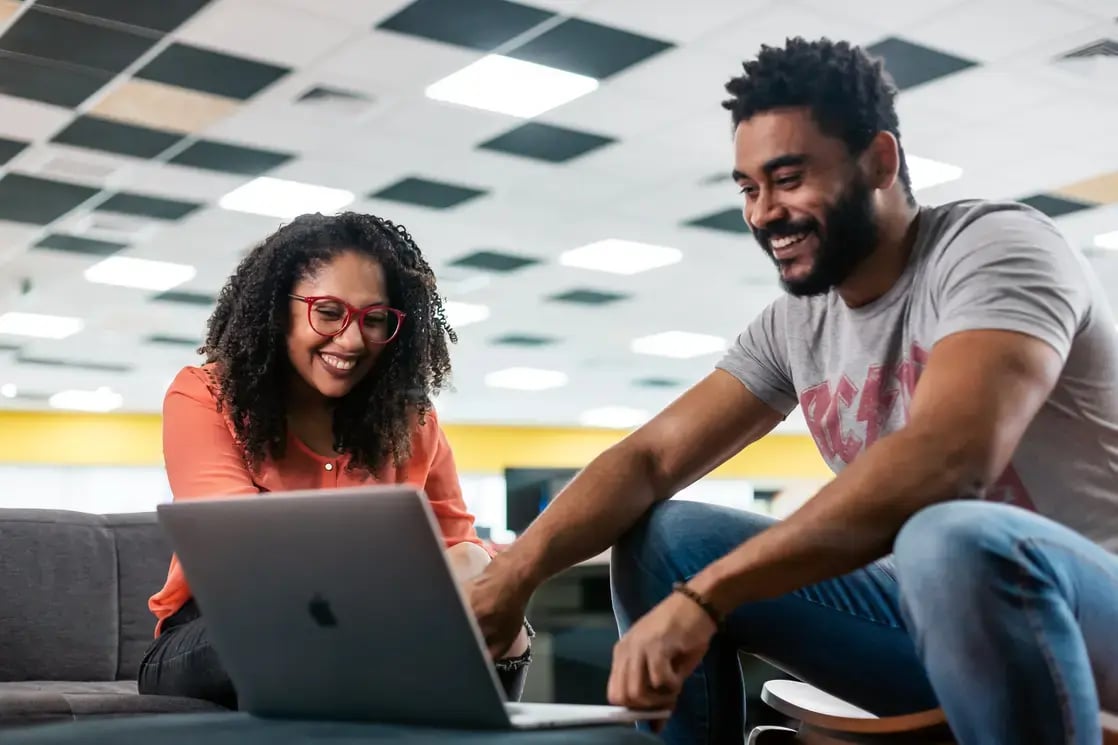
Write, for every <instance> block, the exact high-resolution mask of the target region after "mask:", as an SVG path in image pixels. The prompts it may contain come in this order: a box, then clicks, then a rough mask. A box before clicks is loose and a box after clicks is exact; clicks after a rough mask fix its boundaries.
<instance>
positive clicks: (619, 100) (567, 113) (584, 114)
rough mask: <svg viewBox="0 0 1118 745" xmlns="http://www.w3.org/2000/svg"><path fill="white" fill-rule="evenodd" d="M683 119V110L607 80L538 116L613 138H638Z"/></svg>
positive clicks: (684, 113) (548, 120)
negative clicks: (613, 84) (605, 134)
mask: <svg viewBox="0 0 1118 745" xmlns="http://www.w3.org/2000/svg"><path fill="white" fill-rule="evenodd" d="M685 118H687V112H686V111H681V110H679V109H677V108H676V107H675V106H671V105H670V104H667V103H665V102H664V101H663V99H662V98H654V97H652V96H650V95H647V94H641V93H634V92H627V91H625V89H624V88H620V87H615V86H612V85H610V84H609V83H608V82H607V83H606V84H605V85H603V86H602V87H600V88H599V89H598V90H596V91H594V92H593V93H590V94H589V95H586V96H583V97H582V98H578V99H576V100H574V101H572V102H570V103H568V104H565V105H563V106H560V107H559V108H557V109H552V110H551V111H548V112H547V113H546V114H543V115H541V116H540V117H538V119H539V120H540V121H544V122H547V123H548V124H558V125H560V126H563V127H572V128H574V129H583V130H589V131H591V132H602V133H608V134H609V135H610V136H614V137H637V136H640V135H643V134H647V133H649V132H654V131H656V130H659V129H662V128H664V127H667V126H670V125H671V124H672V123H674V122H677V121H680V120H682V119H685Z"/></svg>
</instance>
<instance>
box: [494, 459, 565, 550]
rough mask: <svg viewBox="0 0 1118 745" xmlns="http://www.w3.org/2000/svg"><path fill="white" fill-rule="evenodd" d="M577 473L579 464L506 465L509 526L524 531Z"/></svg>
mask: <svg viewBox="0 0 1118 745" xmlns="http://www.w3.org/2000/svg"><path fill="white" fill-rule="evenodd" d="M577 473H578V469H577V468H506V469H505V510H506V525H507V527H508V529H509V530H511V531H512V532H514V533H516V534H520V533H523V532H524V531H525V530H526V529H527V528H528V526H529V525H531V524H532V521H533V520H535V519H536V518H537V517H539V514H540V513H541V512H543V510H544V508H545V507H547V505H548V504H549V503H550V502H551V500H552V499H554V498H555V495H557V494H558V493H559V492H560V491H561V490H562V489H563V487H564V486H566V485H567V482H569V481H570V480H571V479H572V478H574V476H575V474H577Z"/></svg>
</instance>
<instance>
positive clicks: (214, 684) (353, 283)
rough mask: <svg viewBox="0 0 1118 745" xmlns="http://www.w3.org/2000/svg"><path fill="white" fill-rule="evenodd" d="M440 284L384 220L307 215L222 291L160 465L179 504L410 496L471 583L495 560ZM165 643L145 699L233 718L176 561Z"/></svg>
mask: <svg viewBox="0 0 1118 745" xmlns="http://www.w3.org/2000/svg"><path fill="white" fill-rule="evenodd" d="M448 340H450V341H454V340H455V336H454V332H453V330H452V329H451V328H450V326H449V325H448V324H447V322H446V317H445V312H444V309H443V303H442V300H441V298H440V297H439V294H438V291H437V289H436V286H435V278H434V275H433V273H432V272H431V269H430V267H429V266H428V265H427V262H426V260H424V258H423V255H422V253H421V252H420V250H419V248H418V247H417V246H416V245H415V242H414V241H413V240H412V239H411V236H410V235H409V234H408V232H407V231H406V230H404V229H403V228H402V227H399V226H396V225H394V224H393V223H391V222H389V221H388V220H385V219H382V218H379V217H374V216H372V215H360V214H355V213H344V214H341V215H337V216H333V217H325V216H322V215H317V214H316V215H304V216H302V217H299V218H296V219H295V220H294V221H293V222H291V223H290V224H288V225H286V226H284V227H282V228H281V229H280V230H279V231H277V232H276V233H275V234H273V235H272V236H270V237H269V238H267V239H266V240H265V241H264V242H263V243H261V244H260V245H259V246H258V247H257V248H255V249H254V250H253V251H252V252H251V253H249V255H248V256H247V257H246V258H245V259H244V260H243V261H242V262H241V264H240V266H238V267H237V270H236V272H235V273H234V274H233V276H232V277H230V278H229V281H228V282H227V284H226V285H225V287H224V289H223V290H222V292H221V295H220V297H219V300H218V305H217V308H216V310H215V311H214V314H213V316H212V317H211V318H210V322H209V332H208V335H207V338H206V342H205V344H204V345H203V348H202V351H203V353H204V354H205V356H206V364H205V365H203V366H202V367H188V368H186V369H184V370H183V371H182V372H181V373H179V375H178V377H177V378H176V379H175V382H174V383H173V384H172V385H171V387H170V389H169V390H168V392H167V395H166V399H165V401H164V406H163V455H164V461H165V463H166V468H167V477H168V481H169V482H170V486H171V491H172V494H173V496H174V499H176V500H182V499H192V498H206V497H222V496H232V495H236V494H251V493H255V492H282V491H292V490H302V489H320V488H332V487H346V486H356V485H360V484H368V483H394V484H410V485H413V486H416V487H418V488H421V489H423V491H424V492H425V493H426V495H427V497H428V498H429V499H430V501H431V506H432V510H433V512H434V514H435V517H436V518H437V519H438V522H439V527H440V529H441V531H442V534H443V538H444V541H445V545H446V550H447V558H448V560H449V562H450V564H451V567H452V569H453V571H454V573H455V575H456V576H457V577H458V579H459V580H460V581H462V582H466V581H468V580H470V579H472V578H473V577H474V576H476V575H477V574H479V573H480V572H481V570H482V569H484V567H485V566H486V564H488V563H489V560H490V555H489V553H488V552H487V551H486V550H485V548H484V547H483V544H482V542H481V541H480V540H479V538H478V536H477V533H476V531H475V529H474V518H473V516H472V515H471V514H470V513H469V512H468V511H467V510H466V506H465V503H464V501H463V499H462V492H461V487H460V485H459V480H458V474H457V471H456V468H455V463H454V457H453V455H452V454H451V450H450V445H449V444H448V442H447V439H446V436H445V434H444V433H443V430H442V428H441V427H440V425H439V422H438V418H437V416H436V414H435V412H434V410H433V408H432V403H431V399H432V397H433V395H434V394H435V393H436V392H437V391H438V390H439V389H440V388H442V386H443V384H444V382H445V381H446V378H447V376H448V375H449V373H450V359H449V355H448V351H447V341H448ZM149 605H150V607H151V610H152V612H153V613H154V614H155V617H156V619H157V624H156V639H155V641H154V643H153V644H152V646H151V648H150V649H149V651H148V654H147V655H146V657H145V659H144V662H143V664H142V666H141V669H140V673H139V682H140V689H141V691H142V692H145V693H155V694H169V695H186V696H192V697H196V698H205V699H210V700H213V701H216V702H218V703H221V704H224V705H227V706H230V707H235V706H236V703H237V697H236V691H234V690H233V686H232V683H231V681H230V680H229V678H228V676H227V675H226V674H225V672H224V668H223V667H222V665H221V661H220V660H218V659H217V658H216V656H215V653H214V652H213V650H212V647H211V646H210V645H209V642H208V636H207V631H206V627H205V623H204V619H203V617H202V615H201V612H200V611H199V609H198V607H197V605H196V604H195V603H194V602H193V600H192V595H191V592H190V588H189V585H188V582H187V578H186V577H185V576H184V574H183V570H182V567H181V565H180V564H179V562H178V561H177V559H172V562H171V567H170V571H169V572H168V576H167V582H166V584H165V585H164V587H163V589H161V590H160V591H159V592H158V593H156V594H155V595H154V596H153V597H152V598H151V600H150V602H149ZM529 656H530V653H529V650H528V639H527V631H524V632H522V633H521V634H520V636H519V637H518V638H517V640H516V642H515V643H514V644H513V645H512V647H510V649H508V650H506V655H505V659H501V660H498V661H497V663H496V665H497V671H498V674H499V677H500V678H501V680H502V682H503V683H504V684H505V688H506V691H507V693H508V695H509V697H510V698H513V699H515V698H517V697H519V694H520V691H521V689H522V687H523V680H524V673H525V671H526V666H527V664H528V661H529Z"/></svg>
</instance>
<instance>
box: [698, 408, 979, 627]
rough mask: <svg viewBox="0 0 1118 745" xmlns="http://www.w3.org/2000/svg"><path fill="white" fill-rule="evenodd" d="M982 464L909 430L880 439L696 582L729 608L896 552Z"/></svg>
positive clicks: (958, 493) (975, 479) (720, 605)
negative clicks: (915, 522)
mask: <svg viewBox="0 0 1118 745" xmlns="http://www.w3.org/2000/svg"><path fill="white" fill-rule="evenodd" d="M976 473H977V470H976V469H975V468H974V467H973V466H972V465H971V462H970V461H967V460H965V459H963V458H961V457H959V456H957V455H956V454H955V453H952V452H950V451H948V450H944V451H942V452H941V451H939V450H937V449H936V448H935V447H928V443H926V442H921V441H920V438H919V436H918V435H915V434H913V433H909V432H905V431H904V430H902V431H901V432H898V433H896V434H893V435H890V436H889V437H886V438H883V439H881V440H879V441H878V442H877V443H876V444H875V445H873V446H872V447H871V448H870V449H869V450H867V451H866V452H865V453H864V454H863V456H862V457H861V458H859V459H858V460H856V461H855V462H854V463H853V464H851V465H850V466H848V467H847V468H846V469H845V470H844V471H843V472H842V473H841V474H840V475H839V476H838V477H836V478H835V479H834V480H833V481H831V482H830V483H829V484H828V485H827V486H825V487H824V488H823V489H822V490H820V492H819V493H818V494H817V495H816V496H815V497H814V498H813V499H811V500H810V501H809V502H808V503H807V504H805V505H804V506H803V507H801V508H800V509H799V510H798V511H796V512H795V513H793V514H792V515H791V516H790V517H789V518H788V519H786V520H784V521H782V522H780V523H777V524H776V525H774V526H773V527H772V528H770V529H769V530H767V531H765V532H763V533H761V534H760V535H758V536H756V537H755V538H753V539H752V540H750V541H747V542H746V543H744V544H742V545H741V546H740V547H739V548H737V549H735V550H734V551H733V552H731V553H730V554H728V555H727V556H725V557H724V558H722V559H720V560H719V561H717V562H715V563H714V564H712V565H710V566H709V567H707V569H705V570H704V571H703V572H701V573H700V574H699V575H698V576H696V577H695V578H694V579H693V580H692V581H691V583H690V584H691V586H692V587H694V589H696V590H697V591H699V592H700V593H702V594H704V595H705V596H707V597H708V598H709V599H710V600H711V601H712V602H713V603H714V604H715V605H716V607H718V608H720V609H722V610H729V609H731V608H735V607H737V606H739V605H741V604H743V603H746V602H754V601H758V600H764V599H767V598H772V597H776V596H779V595H784V594H787V593H789V592H792V591H794V590H797V589H800V588H802V587H805V586H807V585H810V584H814V583H816V582H821V581H823V580H826V579H831V578H833V577H837V576H840V575H842V574H845V573H847V572H850V571H853V570H855V569H858V568H860V567H862V566H865V565H866V564H868V563H870V562H871V561H874V560H875V559H879V558H881V557H882V556H884V555H886V554H888V553H889V552H890V551H891V550H892V545H893V541H894V539H895V538H896V535H897V533H898V532H899V531H900V529H901V527H902V526H903V525H904V523H905V522H906V521H907V520H908V518H909V517H911V516H912V515H913V514H915V513H916V512H917V511H919V510H920V509H921V508H923V507H925V506H928V505H930V504H934V503H936V502H939V501H944V500H947V499H952V498H955V497H958V496H961V495H962V494H961V492H963V491H965V490H964V489H961V488H960V485H961V484H966V483H977V482H978V480H979V477H978V476H976V475H974V474H976Z"/></svg>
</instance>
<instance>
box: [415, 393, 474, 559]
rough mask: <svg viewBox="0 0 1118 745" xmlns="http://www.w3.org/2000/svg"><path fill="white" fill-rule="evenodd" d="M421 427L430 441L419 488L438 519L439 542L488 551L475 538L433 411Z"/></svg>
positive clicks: (450, 452)
mask: <svg viewBox="0 0 1118 745" xmlns="http://www.w3.org/2000/svg"><path fill="white" fill-rule="evenodd" d="M422 429H423V432H422V435H423V437H424V438H430V440H431V443H430V445H429V448H430V450H429V451H428V452H429V453H430V456H429V457H430V458H431V465H430V466H429V467H428V470H427V481H426V483H425V484H424V486H423V489H424V491H425V492H426V494H427V499H429V500H430V502H431V508H432V510H433V511H434V513H435V518H436V519H437V520H438V522H439V529H440V531H441V532H442V534H443V542H444V543H445V545H446V547H447V548H450V547H451V546H454V545H456V544H459V543H463V542H469V543H476V544H477V545H479V546H481V547H483V548H485V549H486V550H489V548H488V547H487V546H486V545H485V543H484V542H483V541H482V540H481V539H480V538H479V537H478V535H477V530H476V529H475V528H474V516H473V515H472V514H470V511H469V510H467V509H466V502H465V500H463V499H462V484H461V482H460V481H459V480H458V468H457V466H456V465H455V463H454V452H453V451H452V450H451V447H450V442H448V441H447V439H446V433H445V432H443V428H442V427H441V426H440V425H439V420H438V417H437V416H436V414H435V412H434V411H431V412H430V413H428V414H427V421H426V422H425V423H424V424H423V425H422Z"/></svg>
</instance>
